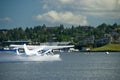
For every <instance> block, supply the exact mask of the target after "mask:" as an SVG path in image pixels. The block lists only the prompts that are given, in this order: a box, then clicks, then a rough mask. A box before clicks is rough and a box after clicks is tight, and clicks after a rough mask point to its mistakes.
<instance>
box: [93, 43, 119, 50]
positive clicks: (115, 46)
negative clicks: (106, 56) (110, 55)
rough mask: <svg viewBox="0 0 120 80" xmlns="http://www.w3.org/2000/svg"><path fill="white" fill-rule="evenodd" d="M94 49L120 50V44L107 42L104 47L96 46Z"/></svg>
mask: <svg viewBox="0 0 120 80" xmlns="http://www.w3.org/2000/svg"><path fill="white" fill-rule="evenodd" d="M92 51H120V44H107V45H105V46H102V47H98V48H94V49H92Z"/></svg>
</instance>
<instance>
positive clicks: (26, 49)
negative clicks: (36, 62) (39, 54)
mask: <svg viewBox="0 0 120 80" xmlns="http://www.w3.org/2000/svg"><path fill="white" fill-rule="evenodd" d="M24 50H25V54H26V55H31V52H30V50H29V49H28V48H27V46H26V44H24Z"/></svg>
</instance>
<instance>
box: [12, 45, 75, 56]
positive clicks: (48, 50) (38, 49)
mask: <svg viewBox="0 0 120 80" xmlns="http://www.w3.org/2000/svg"><path fill="white" fill-rule="evenodd" d="M10 47H13V48H15V49H16V53H17V55H26V56H55V57H59V54H53V50H57V49H63V48H72V47H74V45H68V46H48V45H43V46H37V45H26V44H24V45H10ZM20 48H23V49H24V53H21V52H20V51H19V49H20Z"/></svg>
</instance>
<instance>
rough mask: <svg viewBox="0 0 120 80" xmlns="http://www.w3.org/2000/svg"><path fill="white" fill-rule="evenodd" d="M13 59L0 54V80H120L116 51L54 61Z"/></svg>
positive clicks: (119, 57)
mask: <svg viewBox="0 0 120 80" xmlns="http://www.w3.org/2000/svg"><path fill="white" fill-rule="evenodd" d="M16 57H17V56H16V55H14V54H6V53H4V54H3V53H0V80H120V52H110V54H105V53H104V52H90V53H88V52H78V53H60V57H61V60H54V61H49V60H48V61H32V60H31V61H24V60H22V61H18V60H17V59H16ZM10 59H11V60H10Z"/></svg>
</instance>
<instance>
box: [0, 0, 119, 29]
mask: <svg viewBox="0 0 120 80" xmlns="http://www.w3.org/2000/svg"><path fill="white" fill-rule="evenodd" d="M102 23H106V24H111V25H112V24H114V23H117V24H120V0H0V29H11V28H16V27H23V28H26V27H34V26H37V25H43V24H46V26H48V27H50V26H58V25H60V24H63V25H64V26H65V27H71V26H72V25H74V26H78V25H81V26H87V25H91V26H98V25H100V24H102Z"/></svg>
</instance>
